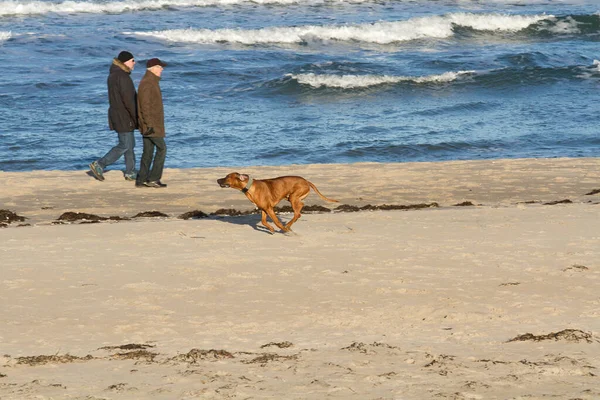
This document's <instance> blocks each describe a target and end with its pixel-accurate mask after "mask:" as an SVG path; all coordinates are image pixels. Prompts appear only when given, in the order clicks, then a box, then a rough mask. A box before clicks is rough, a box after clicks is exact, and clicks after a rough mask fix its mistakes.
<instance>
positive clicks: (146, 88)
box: [137, 71, 165, 138]
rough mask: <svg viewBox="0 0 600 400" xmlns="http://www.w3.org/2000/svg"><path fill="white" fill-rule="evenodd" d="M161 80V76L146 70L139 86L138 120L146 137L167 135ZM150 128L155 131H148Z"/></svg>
mask: <svg viewBox="0 0 600 400" xmlns="http://www.w3.org/2000/svg"><path fill="white" fill-rule="evenodd" d="M159 82H160V77H159V76H156V75H154V74H153V73H152V72H150V71H146V74H145V75H144V77H143V78H142V80H141V81H140V85H139V87H138V98H137V100H138V121H139V123H140V132H142V135H144V136H146V137H159V138H160V137H162V138H164V137H165V112H164V109H163V100H162V92H161V91H160V85H159ZM150 128H152V129H153V130H154V132H153V133H148V130H149V129H150Z"/></svg>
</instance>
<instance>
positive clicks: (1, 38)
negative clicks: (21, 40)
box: [0, 31, 12, 42]
mask: <svg viewBox="0 0 600 400" xmlns="http://www.w3.org/2000/svg"><path fill="white" fill-rule="evenodd" d="M11 37H12V33H11V32H2V31H0V42H4V41H5V40H8V39H10V38H11Z"/></svg>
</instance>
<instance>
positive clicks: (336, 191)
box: [0, 158, 600, 225]
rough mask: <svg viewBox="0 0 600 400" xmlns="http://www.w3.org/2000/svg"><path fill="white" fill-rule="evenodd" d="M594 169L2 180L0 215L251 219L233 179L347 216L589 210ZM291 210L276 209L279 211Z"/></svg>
mask: <svg viewBox="0 0 600 400" xmlns="http://www.w3.org/2000/svg"><path fill="white" fill-rule="evenodd" d="M599 167H600V159H598V158H575V159H574V158H553V159H506V160H477V161H449V162H445V161H444V162H435V163H432V162H419V163H358V164H310V165H287V166H278V167H274V166H264V167H248V168H231V167H219V168H193V169H166V170H165V173H164V177H163V181H164V182H165V183H167V184H168V185H169V186H168V187H167V188H165V189H152V188H135V186H134V185H133V183H132V182H129V181H125V180H124V179H123V177H122V172H121V171H119V170H109V171H107V173H106V178H107V179H106V181H104V182H99V181H97V180H95V179H94V178H93V177H92V176H90V175H89V174H88V171H87V170H86V171H32V172H0V181H2V182H3V190H2V192H1V193H0V204H1V206H0V209H8V210H10V211H12V212H15V213H16V214H18V215H21V216H23V217H26V218H27V221H26V223H29V224H31V225H38V224H48V223H52V222H54V221H56V220H57V219H58V218H59V216H61V215H62V214H63V213H65V212H79V213H87V214H93V215H97V216H100V217H111V216H118V217H122V218H131V217H133V216H135V215H136V214H139V213H144V212H151V211H158V212H160V213H163V214H166V215H168V216H169V217H178V216H180V215H182V214H185V213H189V212H193V211H201V212H203V213H205V214H212V213H214V212H215V211H217V210H228V209H229V210H235V211H240V212H242V213H246V212H250V211H252V210H254V208H255V207H254V206H253V205H252V204H251V203H250V202H249V201H248V200H247V199H246V197H245V196H244V195H243V194H242V193H239V192H238V191H236V190H232V189H222V188H220V187H219V186H218V185H217V184H216V180H217V179H218V178H221V177H223V176H225V175H226V174H227V173H229V172H232V171H236V170H237V171H238V172H242V173H248V174H250V175H252V176H253V177H254V178H255V179H266V178H273V177H276V176H283V175H300V176H303V177H304V178H306V179H308V180H310V181H311V182H313V183H314V184H315V185H317V187H318V188H319V190H320V191H321V192H322V193H324V194H325V195H327V196H329V197H331V198H335V199H337V200H339V201H340V203H339V205H347V206H351V207H350V208H352V207H358V208H361V207H365V206H368V205H372V206H382V205H396V206H412V205H418V204H432V203H436V204H438V205H439V206H440V207H449V206H455V205H458V204H463V203H464V204H468V203H469V202H470V203H472V204H473V205H477V206H492V207H494V206H517V205H519V204H525V203H531V204H545V203H551V202H560V201H565V200H569V201H572V202H575V203H577V202H595V201H596V200H597V197H598V196H594V195H588V194H589V193H592V192H593V191H594V190H598V188H600V168H599ZM287 204H288V203H287V202H286V201H282V202H281V203H280V204H279V206H284V205H287ZM305 204H306V205H307V206H310V205H318V206H325V207H327V208H329V209H332V210H333V209H334V208H335V207H337V206H338V205H332V204H328V203H325V202H323V201H321V200H320V199H318V197H317V196H316V195H315V194H314V193H313V194H311V195H309V196H308V197H307V199H306V200H305Z"/></svg>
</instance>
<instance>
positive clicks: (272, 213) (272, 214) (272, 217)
mask: <svg viewBox="0 0 600 400" xmlns="http://www.w3.org/2000/svg"><path fill="white" fill-rule="evenodd" d="M267 214H269V217H271V219H272V220H273V222H275V225H277V227H278V228H279V229H281V230H282V231H283V232H288V231H289V229H288V228H286V227H285V226H283V224H282V223H281V221H279V218H277V215H275V211H273V209H272V208H269V209H268V210H267ZM263 215H264V211H263ZM264 219H265V220H266V217H264ZM263 223H264V222H263Z"/></svg>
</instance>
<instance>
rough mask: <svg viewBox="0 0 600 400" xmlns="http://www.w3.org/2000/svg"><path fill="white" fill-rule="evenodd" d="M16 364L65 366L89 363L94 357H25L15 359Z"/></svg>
mask: <svg viewBox="0 0 600 400" xmlns="http://www.w3.org/2000/svg"><path fill="white" fill-rule="evenodd" d="M15 359H16V360H17V364H27V365H30V366H35V365H45V364H66V363H72V362H76V361H89V360H93V359H94V357H92V356H91V355H89V354H88V355H87V356H85V357H77V356H72V355H70V354H64V355H58V354H54V355H51V356H46V355H41V356H27V357H16V358H15Z"/></svg>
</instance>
